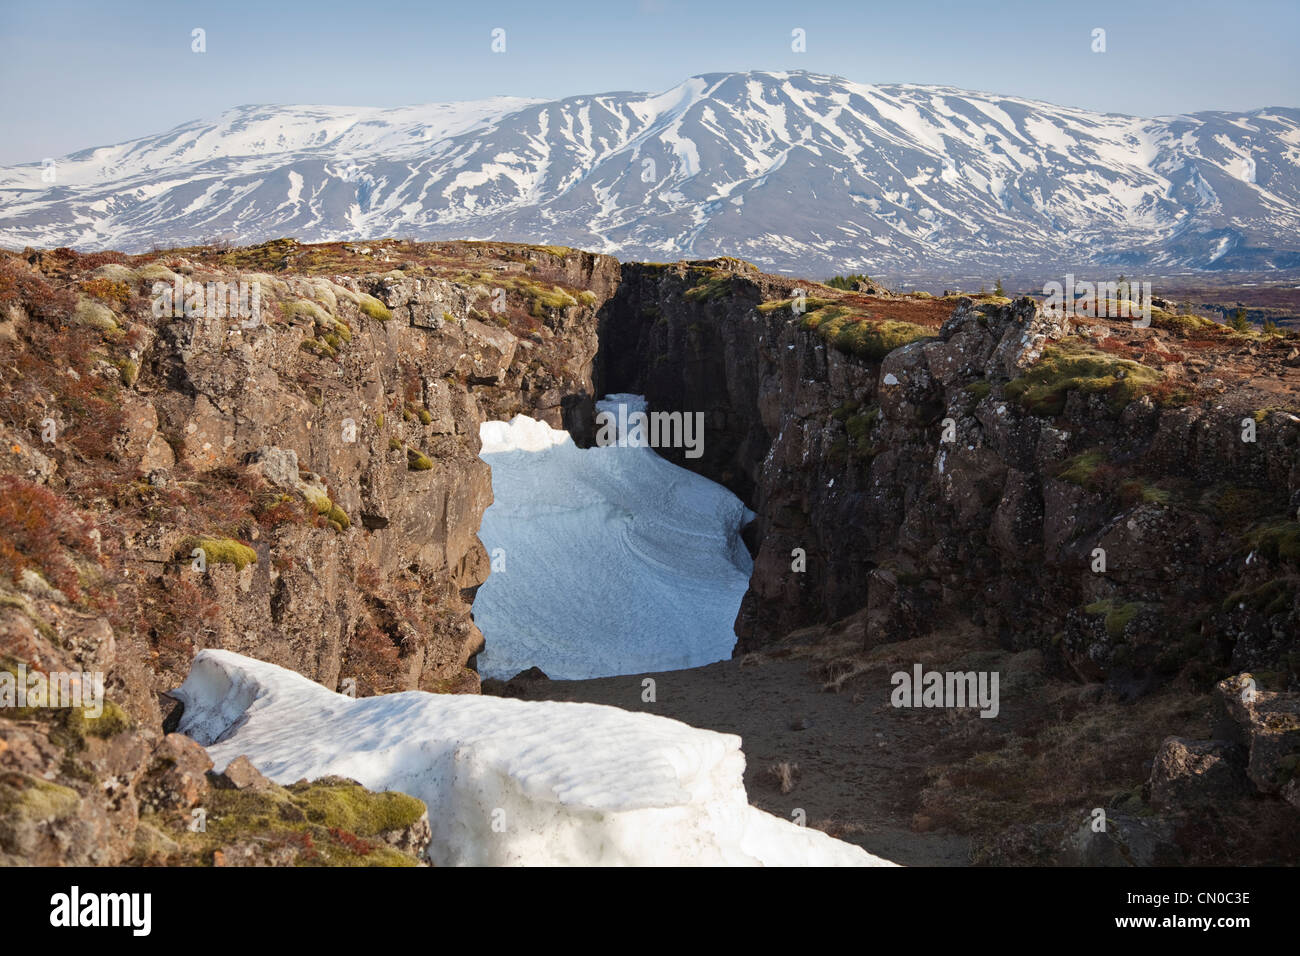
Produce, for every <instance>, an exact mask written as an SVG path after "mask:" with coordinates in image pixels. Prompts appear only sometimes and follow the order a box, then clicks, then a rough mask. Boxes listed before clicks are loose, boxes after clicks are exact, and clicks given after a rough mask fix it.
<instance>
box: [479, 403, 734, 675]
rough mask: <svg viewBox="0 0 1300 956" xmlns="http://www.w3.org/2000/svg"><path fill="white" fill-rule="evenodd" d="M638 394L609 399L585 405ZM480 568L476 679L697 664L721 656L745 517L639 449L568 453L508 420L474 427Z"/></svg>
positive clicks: (710, 489)
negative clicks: (483, 492) (481, 472)
mask: <svg viewBox="0 0 1300 956" xmlns="http://www.w3.org/2000/svg"><path fill="white" fill-rule="evenodd" d="M617 401H625V402H626V403H627V404H628V405H629V409H628V410H629V412H631V411H632V410H637V409H644V407H645V406H644V399H642V398H641V397H640V396H632V395H611V396H609V397H608V398H607V399H606V400H605V401H604V402H601V403H599V405H598V407H601V408H604V407H608V404H609V403H610V402H617ZM479 435H480V437H481V438H482V441H483V449H482V452H481V453H480V454H481V456H482V458H483V460H484V461H486V462H488V464H490V465H491V466H492V494H493V499H494V500H493V504H492V505H491V506H490V507H489V508H488V509H487V511H486V512H485V513H484V515H483V521H482V525H481V527H480V528H479V539H480V540H481V541H482V542H483V545H484V546H485V547H486V548H487V550H488V554H489V555H491V556H492V557H493V566H492V572H491V574H490V575H489V576H488V579H487V581H485V582H484V583H483V585H482V586H481V587H480V588H479V590H478V593H477V595H476V596H475V598H474V620H475V622H476V623H477V624H478V626H479V629H480V630H481V631H482V632H483V636H484V638H485V639H486V641H487V646H486V648H485V650H484V651H483V653H481V654H480V655H479V657H478V668H479V671H480V673H482V674H483V675H484V676H485V677H500V678H509V677H513V676H514V675H515V674H517V673H519V672H520V671H522V670H526V669H527V668H529V667H532V666H537V667H540V668H541V669H542V670H543V671H545V672H546V674H547V676H549V677H552V678H556V679H579V678H588V677H606V676H611V675H615V674H639V673H644V672H646V671H663V670H677V669H680V668H686V667H699V666H702V665H704V664H711V663H713V662H714V661H720V660H724V659H726V658H728V657H730V656H731V650H732V648H733V647H734V646H735V643H736V635H735V632H734V630H733V625H734V623H735V619H736V612H737V610H739V608H740V601H741V598H743V597H744V595H745V589H746V588H747V587H748V584H749V575H750V572H751V571H752V569H753V562H752V561H751V560H750V557H749V553H748V552H747V551H746V550H745V546H744V543H743V542H742V541H741V540H740V529H741V528H742V527H744V525H745V524H747V523H748V522H749V521H750V520H751V519H752V518H753V517H754V515H753V513H752V512H751V511H750V510H749V509H748V508H746V507H745V505H744V503H743V502H742V501H741V500H740V499H739V498H737V497H736V496H735V495H733V494H732V493H731V492H730V491H728V490H727V489H726V488H724V487H722V486H721V485H719V484H716V483H715V482H712V481H709V480H708V479H707V478H704V477H701V476H700V475H697V474H695V473H694V472H690V471H687V470H686V469H684V468H680V467H678V466H677V465H674V464H672V463H671V462H669V461H667V460H665V459H664V458H661V457H660V456H659V454H658V453H657V452H655V451H654V449H652V448H647V447H639V448H638V447H623V446H609V447H604V448H587V449H583V448H578V447H577V446H576V445H574V444H573V441H572V439H571V438H570V437H569V434H568V432H565V431H560V430H557V429H553V428H551V427H550V426H549V425H547V424H546V423H545V422H540V421H536V420H534V419H532V418H528V417H527V416H524V415H517V416H515V418H514V419H512V420H511V421H509V422H484V423H483V424H482V425H480V426H479Z"/></svg>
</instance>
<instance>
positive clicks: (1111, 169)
mask: <svg viewBox="0 0 1300 956" xmlns="http://www.w3.org/2000/svg"><path fill="white" fill-rule="evenodd" d="M42 169H43V168H42V165H41V164H26V165H20V166H10V167H5V168H0V205H2V206H3V210H4V211H3V213H0V244H4V245H9V246H22V245H38V246H40V245H43V246H53V245H70V246H73V247H76V248H80V249H100V248H106V247H110V246H111V247H115V248H126V249H134V250H140V249H144V248H147V247H150V246H153V245H157V244H167V243H173V244H189V243H199V242H205V241H212V240H214V239H221V238H226V239H231V240H237V241H239V242H240V243H247V242H256V241H260V240H263V239H268V238H274V237H278V236H283V235H294V236H296V237H298V238H300V239H303V240H304V241H323V240H333V239H358V238H364V237H369V236H374V235H383V234H387V235H409V236H418V237H419V238H422V239H450V238H480V239H492V240H502V241H513V240H534V241H545V242H550V243H555V244H565V245H572V246H577V247H582V248H588V249H592V250H595V251H599V252H605V253H609V254H614V255H618V256H620V257H622V258H625V259H626V258H639V259H649V260H656V259H680V258H704V257H709V256H714V255H719V254H731V255H740V256H743V257H744V258H746V259H749V260H751V261H754V262H756V263H757V264H759V265H761V266H763V267H764V268H767V269H770V270H776V271H786V272H804V273H816V272H835V271H855V270H865V271H875V272H885V273H888V272H891V271H898V270H905V271H910V272H915V271H927V270H934V271H939V270H945V269H952V268H960V269H968V270H971V271H975V272H979V271H990V272H991V271H994V270H997V271H1001V270H1008V269H1016V268H1032V267H1035V266H1050V267H1051V268H1052V269H1053V270H1054V271H1060V270H1061V269H1062V268H1066V269H1068V268H1081V267H1084V266H1087V265H1095V266H1104V267H1105V268H1107V269H1108V270H1110V271H1114V270H1115V269H1122V270H1126V271H1133V270H1141V269H1144V268H1145V269H1193V270H1211V271H1244V270H1264V271H1268V270H1277V271H1287V270H1300V240H1298V239H1297V238H1296V237H1297V234H1300V109H1296V108H1290V107H1261V108H1259V109H1256V110H1252V111H1249V112H1230V111H1221V110H1219V111H1206V112H1201V113H1193V114H1173V115H1170V116H1165V117H1155V118H1143V117H1134V116H1126V115H1124V114H1116V113H1095V112H1092V111H1088V110H1083V109H1079V108H1075V107H1062V106H1055V105H1052V104H1048V103H1043V102H1041V101H1036V100H1031V99H1026V98H1024V97H1016V96H1003V95H998V94H990V93H976V92H971V91H964V90H958V89H957V88H954V87H950V86H928V85H917V84H881V85H868V84H859V83H853V82H850V81H847V80H843V79H841V78H838V77H831V76H827V75H824V74H814V73H806V72H747V73H725V72H724V73H706V74H700V75H698V76H694V77H691V78H688V79H687V80H684V81H683V82H682V83H679V84H677V85H676V86H674V87H672V88H670V89H668V90H665V91H662V92H659V93H629V92H612V93H599V94H583V95H578V96H572V97H566V98H563V99H559V100H541V99H534V98H526V97H525V98H521V97H495V98H490V99H484V100H476V101H467V102H464V103H455V104H425V105H420V106H407V107H396V108H380V107H330V106H289V107H281V106H257V105H245V106H241V107H235V108H233V109H231V110H227V111H225V112H224V113H222V114H221V115H220V116H219V117H217V118H216V119H214V120H195V121H191V122H190V123H185V124H181V125H180V126H177V127H174V128H173V129H171V130H168V131H165V132H162V133H159V134H156V135H154V136H148V137H141V138H138V139H135V140H129V141H126V142H124V143H119V144H116V145H113V146H103V147H93V148H90V149H86V150H81V151H78V152H77V153H73V154H70V155H69V156H68V157H65V159H64V160H62V161H58V162H57V164H56V167H55V171H56V174H57V180H56V182H54V183H45V182H42V180H41V173H42Z"/></svg>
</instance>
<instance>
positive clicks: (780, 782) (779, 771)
mask: <svg viewBox="0 0 1300 956" xmlns="http://www.w3.org/2000/svg"><path fill="white" fill-rule="evenodd" d="M767 774H768V776H769V777H771V778H772V781H773V783H774V784H775V785H776V787H777V788H778V789H779V790H780V791H781V793H782V794H787V793H790V792H791V791H792V790H794V785H795V781H797V780H798V779H799V765H798V764H797V763H790V761H788V760H782V761H780V762H779V763H774V764H772V766H770V767H768V768H767Z"/></svg>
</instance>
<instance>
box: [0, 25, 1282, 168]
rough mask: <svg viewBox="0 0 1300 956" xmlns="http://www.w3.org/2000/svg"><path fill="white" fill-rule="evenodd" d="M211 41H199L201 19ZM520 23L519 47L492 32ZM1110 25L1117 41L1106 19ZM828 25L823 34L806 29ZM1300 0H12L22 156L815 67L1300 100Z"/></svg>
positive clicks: (4, 33)
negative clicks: (221, 120) (255, 122)
mask: <svg viewBox="0 0 1300 956" xmlns="http://www.w3.org/2000/svg"><path fill="white" fill-rule="evenodd" d="M195 27H201V28H203V29H204V30H206V33H207V52H206V53H203V54H196V53H193V52H191V49H190V46H191V31H192V30H193V29H194V28H195ZM497 27H500V28H502V29H504V30H505V31H506V34H505V36H506V51H505V53H500V54H497V53H493V52H492V51H491V49H490V44H491V31H492V30H493V29H494V28H497ZM1098 27H1100V28H1102V29H1104V30H1106V47H1107V48H1106V52H1105V53H1094V52H1092V49H1091V46H1092V31H1093V30H1094V28H1098ZM795 28H800V29H803V30H804V31H806V36H807V51H806V52H804V53H795V52H792V50H791V48H790V47H791V31H792V30H794V29H795ZM1298 38H1300V3H1298V2H1296V0H1256V2H1252V0H1243V2H1237V3H1234V4H1227V3H1206V2H1200V0H1180V2H1166V0H1159V2H1154V0H1153V2H1143V0H1126V2H1110V0H1101V2H1093V3H1088V4H1080V3H1058V2H1053V0H1046V2H998V3H992V2H979V0H970V2H966V3H962V2H939V0H908V2H903V3H899V2H890V3H877V2H870V0H858V2H849V3H816V2H812V0H808V2H805V0H799V2H783V3H772V2H762V0H750V2H744V3H733V2H726V0H721V2H714V3H686V2H680V0H627V2H618V0H599V2H570V3H566V2H562V0H541V2H538V0H533V2H528V3H515V2H504V3H502V2H493V3H483V2H478V3H473V2H464V0H460V2H457V3H454V4H442V3H430V2H422V3H413V2H407V3H398V2H392V0H364V2H358V0H349V2H346V3H343V2H336V0H314V2H311V3H290V2H284V3H275V2H273V0H261V2H246V0H221V2H205V3H191V2H185V0H140V2H131V0H116V2H110V3H104V2H87V0H30V2H29V0H0V82H3V83H4V88H5V90H6V91H7V92H8V95H7V96H5V97H4V98H3V100H0V133H3V135H0V163H14V162H31V161H36V160H39V159H40V158H42V157H44V156H61V155H63V154H66V153H68V152H71V151H74V150H77V149H81V148H84V147H87V146H98V145H104V144H107V143H114V142H120V141H122V140H125V139H131V138H134V137H136V136H141V135H145V134H147V133H154V132H159V131H161V130H165V129H168V128H170V127H172V126H175V125H177V124H178V123H182V122H184V121H186V120H189V119H194V118H198V117H204V116H212V115H215V114H217V113H219V112H221V111H222V110H224V109H227V108H229V107H231V106H236V105H240V104H245V103H328V104H338V105H369V106H397V105H402V104H408V103H421V102H435V101H448V100H462V99H476V98H479V97H484V96H493V95H497V94H509V95H516V96H541V97H548V98H550V97H561V96H568V95H573V94H578V93H597V92H605V91H610V90H661V89H665V88H667V87H670V86H673V85H674V84H676V83H678V82H679V81H681V80H682V79H684V78H686V77H688V76H691V75H694V74H698V73H711V72H719V71H728V70H756V69H771V70H784V69H805V70H811V71H814V72H818V73H833V74H838V75H841V76H845V77H848V78H849V79H851V80H856V81H859V82H865V83H893V82H905V83H938V84H945V85H950V86H958V87H964V88H967V89H974V90H988V91H992V92H997V93H1007V94H1014V95H1019V96H1028V97H1032V98H1036V99H1042V100H1047V101H1049V102H1053V103H1060V104H1065V105H1070V106H1081V107H1085V108H1088V109H1096V110H1103V111H1109V112H1120V113H1136V114H1140V115H1147V116H1151V115H1159V114H1163V113H1174V112H1192V111H1197V110H1205V109H1229V110H1245V109H1255V108H1258V107H1262V106H1297V105H1300V66H1298V65H1297V56H1296V52H1295V44H1296V41H1297V39H1298Z"/></svg>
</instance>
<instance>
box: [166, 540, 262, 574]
mask: <svg viewBox="0 0 1300 956" xmlns="http://www.w3.org/2000/svg"><path fill="white" fill-rule="evenodd" d="M195 548H201V549H202V550H203V554H204V556H205V557H206V559H207V563H208V564H209V565H212V564H233V565H234V566H235V570H237V571H242V570H244V568H246V567H248V566H249V565H250V564H255V563H256V562H257V552H256V551H254V550H253V549H252V548H250V547H249V546H248V545H246V544H243V543H242V542H239V541H236V540H234V539H233V538H202V537H193V536H192V537H188V538H186V539H185V540H184V541H182V542H181V545H180V554H181V557H182V558H188V557H190V556H191V555H192V554H193V553H194V549H195Z"/></svg>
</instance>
